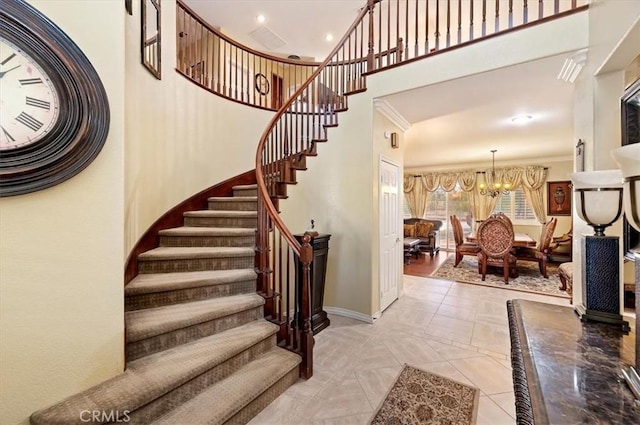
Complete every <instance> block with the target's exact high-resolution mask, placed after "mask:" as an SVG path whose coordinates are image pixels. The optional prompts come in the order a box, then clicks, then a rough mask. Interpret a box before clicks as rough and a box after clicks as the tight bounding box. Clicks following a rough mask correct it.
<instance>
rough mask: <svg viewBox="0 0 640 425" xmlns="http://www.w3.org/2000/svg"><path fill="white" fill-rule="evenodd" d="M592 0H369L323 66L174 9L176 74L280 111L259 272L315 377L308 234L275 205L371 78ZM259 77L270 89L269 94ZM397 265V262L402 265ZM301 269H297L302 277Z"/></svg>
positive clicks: (273, 124) (265, 171) (264, 145)
mask: <svg viewBox="0 0 640 425" xmlns="http://www.w3.org/2000/svg"><path fill="white" fill-rule="evenodd" d="M587 3H588V2H587V1H586V0H584V1H579V0H537V1H536V0H534V1H531V0H530V1H527V0H471V1H470V0H428V1H427V0H368V1H367V2H366V4H365V5H364V7H363V8H362V9H361V10H360V11H359V13H358V15H357V17H356V19H355V21H354V23H353V24H352V25H351V26H350V27H349V29H348V30H347V31H346V33H345V35H344V36H343V37H342V39H341V40H340V41H339V42H338V44H337V45H336V47H335V48H334V49H333V50H332V51H331V53H330V54H329V55H328V57H327V58H326V59H325V60H324V61H323V62H322V63H312V62H306V63H302V62H295V61H291V60H288V59H281V58H277V57H274V56H270V55H267V54H263V53H259V52H257V51H254V50H252V49H249V48H247V47H244V46H241V45H239V44H237V43H234V42H233V41H232V40H230V39H229V38H227V37H226V36H224V35H223V34H221V33H220V32H219V31H217V30H215V29H214V28H212V27H210V26H209V25H208V24H206V23H205V22H204V21H202V20H201V19H200V18H198V17H197V16H196V15H195V14H194V13H193V11H191V10H189V9H188V8H186V7H185V6H184V5H182V4H180V3H179V4H178V8H179V9H178V14H177V19H178V26H177V28H178V34H177V36H178V72H180V73H182V74H183V75H184V76H186V77H187V78H190V79H192V80H193V81H194V82H196V83H197V84H199V85H200V86H202V87H203V88H205V89H207V90H210V91H212V92H214V93H216V94H218V95H221V96H225V97H227V98H230V99H232V100H235V101H238V102H244V103H247V104H250V105H254V106H258V107H262V108H267V109H277V112H276V113H275V115H274V117H273V118H272V120H271V121H270V122H269V124H268V126H267V128H266V129H265V131H264V132H263V134H262V136H261V138H260V141H259V144H258V148H257V153H256V175H257V181H258V232H257V237H256V251H257V255H256V270H257V271H258V284H257V289H258V292H259V293H261V294H262V295H263V296H264V297H265V299H266V304H265V315H266V317H267V318H269V319H270V320H271V321H273V322H274V323H277V324H278V325H279V326H280V331H279V333H278V341H279V344H280V345H282V346H284V347H286V348H288V349H290V350H292V351H295V352H298V353H300V354H301V356H302V358H303V361H302V365H301V375H302V376H304V377H310V376H311V375H312V374H313V361H312V358H313V336H312V333H311V326H310V319H311V314H310V308H311V307H310V300H311V293H310V276H309V266H310V263H311V259H312V252H311V247H310V245H309V235H305V237H304V238H303V240H302V243H300V242H298V241H297V240H296V238H295V237H294V236H293V234H292V233H291V231H290V230H289V229H288V227H287V226H286V224H285V223H284V222H283V220H282V218H281V217H280V215H279V210H278V203H279V202H280V200H281V199H284V198H286V197H287V187H288V185H289V184H295V183H296V173H297V172H299V171H302V170H305V169H306V158H307V157H309V156H315V155H316V154H317V151H316V147H317V144H318V143H322V142H326V141H327V128H329V127H335V126H337V125H338V121H337V114H338V113H339V112H340V111H343V110H345V109H346V108H347V106H348V96H349V95H351V94H354V93H358V92H362V91H364V90H366V76H367V75H368V74H370V73H373V72H378V71H381V70H384V69H387V68H390V67H395V66H399V65H401V64H403V63H407V62H408V61H415V60H419V59H421V58H424V57H428V56H429V55H432V54H435V53H438V52H441V51H443V50H446V49H449V48H453V47H460V46H463V45H465V44H469V43H474V42H477V41H479V40H482V39H484V38H486V37H489V36H494V35H497V34H500V33H503V32H505V31H511V30H515V29H517V28H524V27H526V26H527V25H534V24H537V23H541V22H544V21H546V20H550V19H555V18H558V17H562V16H564V15H567V14H571V13H575V12H579V11H582V10H585V9H586V7H587V5H586V4H587ZM263 77H266V80H267V81H268V82H269V85H270V90H269V91H274V90H275V93H272V94H271V95H270V96H266V95H265V94H263V93H264V92H267V90H266V89H265V88H264V86H261V84H264V80H263ZM399 261H400V259H399ZM300 270H301V272H300Z"/></svg>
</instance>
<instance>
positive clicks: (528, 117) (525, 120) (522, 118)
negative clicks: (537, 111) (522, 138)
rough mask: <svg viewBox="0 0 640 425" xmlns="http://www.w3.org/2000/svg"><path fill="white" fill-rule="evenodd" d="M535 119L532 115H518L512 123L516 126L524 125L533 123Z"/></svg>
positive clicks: (512, 119)
mask: <svg viewBox="0 0 640 425" xmlns="http://www.w3.org/2000/svg"><path fill="white" fill-rule="evenodd" d="M532 119H533V117H532V116H531V115H517V116H515V117H513V118H511V122H512V123H514V124H518V125H522V124H526V123H528V122H529V121H531V120H532Z"/></svg>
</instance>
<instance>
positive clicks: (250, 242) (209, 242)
mask: <svg viewBox="0 0 640 425" xmlns="http://www.w3.org/2000/svg"><path fill="white" fill-rule="evenodd" d="M255 243H256V237H255V235H248V236H160V246H172V247H176V246H186V247H205V246H206V247H220V246H226V247H241V246H244V247H249V246H254V245H255Z"/></svg>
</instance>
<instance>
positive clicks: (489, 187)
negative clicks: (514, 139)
mask: <svg viewBox="0 0 640 425" xmlns="http://www.w3.org/2000/svg"><path fill="white" fill-rule="evenodd" d="M496 152H498V150H497V149H492V150H491V155H492V156H493V159H492V165H491V172H490V173H489V175H487V172H485V171H478V174H482V176H483V180H484V181H481V182H480V183H478V188H479V189H480V194H481V195H485V196H491V197H492V198H495V197H496V196H498V195H500V194H501V193H504V194H505V195H508V194H509V191H510V189H511V184H510V183H502V182H500V181H497V180H496Z"/></svg>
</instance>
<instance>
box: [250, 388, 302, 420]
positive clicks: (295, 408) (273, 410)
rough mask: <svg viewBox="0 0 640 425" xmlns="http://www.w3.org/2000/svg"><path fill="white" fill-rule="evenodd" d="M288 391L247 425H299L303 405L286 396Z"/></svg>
mask: <svg viewBox="0 0 640 425" xmlns="http://www.w3.org/2000/svg"><path fill="white" fill-rule="evenodd" d="M290 389H291V388H289V389H288V390H287V391H285V392H284V393H283V394H281V395H280V396H279V397H278V398H277V399H275V400H274V401H273V402H271V404H269V405H268V406H267V407H266V408H265V409H264V410H262V411H261V412H260V413H258V415H256V416H255V417H254V418H253V419H252V420H251V421H249V425H276V424H278V425H281V424H282V425H284V424H291V425H293V424H296V425H297V424H300V421H299V418H298V415H299V412H300V409H301V407H302V405H303V403H301V402H300V401H299V400H298V399H296V398H295V397H291V396H290V395H289V394H287V392H288V391H289V390H290Z"/></svg>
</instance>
